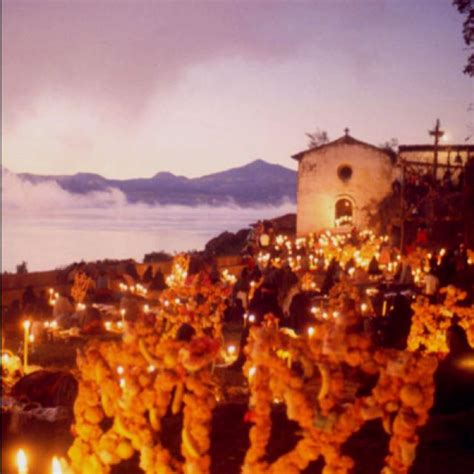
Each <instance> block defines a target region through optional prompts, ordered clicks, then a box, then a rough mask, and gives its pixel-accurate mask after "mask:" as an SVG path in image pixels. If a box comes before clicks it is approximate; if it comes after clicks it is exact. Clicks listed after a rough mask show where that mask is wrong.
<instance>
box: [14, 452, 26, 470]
mask: <svg viewBox="0 0 474 474" xmlns="http://www.w3.org/2000/svg"><path fill="white" fill-rule="evenodd" d="M16 466H17V468H18V474H28V460H27V459H26V454H25V451H23V449H20V450H19V451H18V452H17V453H16Z"/></svg>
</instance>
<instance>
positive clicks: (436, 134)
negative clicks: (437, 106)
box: [428, 119, 444, 180]
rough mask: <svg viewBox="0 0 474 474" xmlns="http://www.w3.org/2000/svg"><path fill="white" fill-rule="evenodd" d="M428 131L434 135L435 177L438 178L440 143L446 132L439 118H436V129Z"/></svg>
mask: <svg viewBox="0 0 474 474" xmlns="http://www.w3.org/2000/svg"><path fill="white" fill-rule="evenodd" d="M428 133H429V134H430V135H431V136H432V137H434V160H433V177H434V179H435V180H436V172H437V169H438V145H439V139H440V138H441V137H442V136H443V135H444V132H443V131H442V130H441V129H440V122H439V119H436V126H435V128H434V130H429V131H428Z"/></svg>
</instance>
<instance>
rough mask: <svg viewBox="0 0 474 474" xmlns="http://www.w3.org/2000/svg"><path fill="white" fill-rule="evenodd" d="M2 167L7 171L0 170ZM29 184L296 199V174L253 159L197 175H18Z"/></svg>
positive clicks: (245, 203)
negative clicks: (50, 183)
mask: <svg viewBox="0 0 474 474" xmlns="http://www.w3.org/2000/svg"><path fill="white" fill-rule="evenodd" d="M3 171H6V170H5V169H3ZM17 176H18V177H19V178H20V179H22V180H25V181H28V182H30V183H33V184H40V183H45V182H55V183H57V184H58V185H59V186H60V187H61V188H63V189H64V190H66V191H68V192H70V193H74V194H87V193H90V192H100V191H106V190H108V189H110V188H116V189H119V190H120V191H122V192H123V193H124V194H125V196H126V197H127V200H128V201H129V202H130V203H138V202H144V203H147V204H180V205H186V206H197V205H202V204H207V205H212V206H217V205H225V204H229V203H235V204H237V205H240V206H242V207H251V206H259V205H277V204H280V203H283V202H288V201H289V202H295V196H296V179H297V175H296V172H295V171H293V170H291V169H289V168H285V167H284V166H281V165H276V164H272V163H268V162H266V161H263V160H256V161H252V162H251V163H248V164H247V165H244V166H241V167H238V168H232V169H228V170H226V171H222V172H219V173H213V174H209V175H206V176H202V177H199V178H186V177H184V176H176V175H174V174H172V173H168V172H160V173H157V174H156V175H154V176H152V177H151V178H135V179H124V180H118V179H107V178H105V177H103V176H101V175H98V174H93V173H77V174H74V175H58V176H53V175H36V174H31V173H18V174H17Z"/></svg>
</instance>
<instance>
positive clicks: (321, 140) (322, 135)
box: [305, 128, 329, 148]
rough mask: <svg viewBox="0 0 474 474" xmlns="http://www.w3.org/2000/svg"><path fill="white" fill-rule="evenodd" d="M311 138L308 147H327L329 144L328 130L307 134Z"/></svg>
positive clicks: (318, 130) (317, 130)
mask: <svg viewBox="0 0 474 474" xmlns="http://www.w3.org/2000/svg"><path fill="white" fill-rule="evenodd" d="M305 135H306V136H307V137H308V138H309V142H308V147H309V148H314V147H316V146H321V145H325V144H326V143H328V142H329V135H328V132H326V130H320V129H319V128H317V129H316V131H314V132H313V133H306V134H305Z"/></svg>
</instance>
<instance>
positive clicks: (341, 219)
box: [334, 198, 353, 227]
mask: <svg viewBox="0 0 474 474" xmlns="http://www.w3.org/2000/svg"><path fill="white" fill-rule="evenodd" d="M352 217H353V208H352V202H351V201H349V199H347V198H341V199H338V200H337V201H336V213H335V219H334V224H335V226H336V227H341V226H343V225H350V224H352V222H353V219H352Z"/></svg>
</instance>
